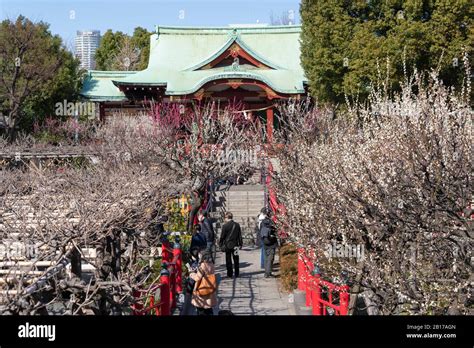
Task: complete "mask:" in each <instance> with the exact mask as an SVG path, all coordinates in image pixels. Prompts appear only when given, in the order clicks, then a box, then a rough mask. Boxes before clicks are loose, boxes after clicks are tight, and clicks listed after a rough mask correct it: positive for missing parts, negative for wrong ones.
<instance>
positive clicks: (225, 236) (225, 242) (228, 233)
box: [219, 220, 243, 250]
mask: <svg viewBox="0 0 474 348" xmlns="http://www.w3.org/2000/svg"><path fill="white" fill-rule="evenodd" d="M234 225H235V228H234V231H233V232H232V228H233V226H234ZM242 245H243V242H242V231H241V230H240V225H239V224H238V223H237V222H235V221H234V220H231V221H228V222H226V223H225V224H224V225H223V226H222V233H221V238H220V239H219V246H220V247H221V248H223V247H225V249H226V250H232V249H233V248H235V247H239V248H240V247H242Z"/></svg>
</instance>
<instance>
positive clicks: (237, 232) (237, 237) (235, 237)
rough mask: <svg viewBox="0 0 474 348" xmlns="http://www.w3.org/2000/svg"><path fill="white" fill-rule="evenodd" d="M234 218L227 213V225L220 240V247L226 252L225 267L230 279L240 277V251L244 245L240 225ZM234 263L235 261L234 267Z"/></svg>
mask: <svg viewBox="0 0 474 348" xmlns="http://www.w3.org/2000/svg"><path fill="white" fill-rule="evenodd" d="M233 218H234V216H233V215H232V213H231V212H227V213H225V223H224V225H223V226H222V234H221V237H220V239H219V247H220V248H221V250H222V251H223V252H225V265H226V268H227V276H228V277H229V278H232V277H233V276H235V277H236V278H237V277H238V276H239V249H242V245H243V242H242V231H241V229H240V225H239V224H238V223H237V222H235V221H234V220H233ZM232 261H234V264H233V265H232ZM234 270H235V272H234Z"/></svg>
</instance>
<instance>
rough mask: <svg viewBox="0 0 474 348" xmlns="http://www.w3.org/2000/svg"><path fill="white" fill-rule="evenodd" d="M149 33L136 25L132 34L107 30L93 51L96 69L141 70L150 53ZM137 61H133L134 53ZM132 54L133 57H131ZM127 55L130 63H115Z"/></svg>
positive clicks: (145, 64)
mask: <svg viewBox="0 0 474 348" xmlns="http://www.w3.org/2000/svg"><path fill="white" fill-rule="evenodd" d="M150 35H151V33H150V32H148V31H147V30H146V29H144V28H142V27H136V28H135V30H134V31H133V35H132V36H128V35H127V34H124V33H122V32H121V31H117V32H113V31H112V30H111V29H109V30H107V31H106V32H105V34H104V35H103V36H102V38H101V40H100V45H99V48H98V49H97V51H96V53H95V60H96V64H97V69H98V70H143V69H146V67H147V66H148V56H149V54H150ZM136 52H137V53H138V55H139V57H138V61H137V62H135V53H136ZM132 55H133V57H132ZM124 56H125V57H128V58H129V60H130V65H129V66H128V67H127V66H126V65H124V64H121V63H117V62H118V61H121V60H123V58H124Z"/></svg>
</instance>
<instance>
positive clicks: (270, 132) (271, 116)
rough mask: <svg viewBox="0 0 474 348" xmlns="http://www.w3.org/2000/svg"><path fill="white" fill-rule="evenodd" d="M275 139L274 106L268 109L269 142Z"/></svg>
mask: <svg viewBox="0 0 474 348" xmlns="http://www.w3.org/2000/svg"><path fill="white" fill-rule="evenodd" d="M272 139H273V107H271V108H268V109H267V143H269V144H270V143H271V142H272Z"/></svg>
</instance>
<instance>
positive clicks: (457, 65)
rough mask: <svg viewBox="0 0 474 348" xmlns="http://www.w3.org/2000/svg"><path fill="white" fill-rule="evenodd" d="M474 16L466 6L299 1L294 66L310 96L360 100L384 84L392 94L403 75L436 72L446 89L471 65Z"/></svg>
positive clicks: (413, 0)
mask: <svg viewBox="0 0 474 348" xmlns="http://www.w3.org/2000/svg"><path fill="white" fill-rule="evenodd" d="M473 15H474V10H473V6H472V2H470V1H468V0H456V1H455V0H450V1H441V0H405V1H401V0H387V1H376V0H354V1H350V0H345V1H340V0H328V1H314V0H302V3H301V19H302V24H303V32H302V36H301V41H302V47H301V53H302V56H301V60H302V65H303V68H304V69H305V72H306V75H307V77H308V79H309V80H310V90H311V93H312V95H313V96H315V97H317V98H318V99H319V100H320V101H323V102H335V103H341V102H344V97H345V95H348V96H350V97H359V98H360V99H362V100H363V99H364V98H365V97H366V96H367V94H368V92H369V90H370V84H371V83H375V82H376V80H377V79H380V78H383V79H385V78H388V82H389V83H390V84H391V85H392V88H394V89H395V90H396V89H398V88H399V82H400V81H402V80H403V79H404V63H405V64H406V67H407V68H408V71H407V73H411V72H413V69H414V68H416V69H417V70H419V71H420V70H429V69H431V68H438V67H439V69H440V77H441V78H442V79H443V81H444V82H445V83H446V84H449V85H458V84H460V82H461V81H462V78H463V76H464V69H463V62H462V57H463V53H464V50H465V51H466V52H467V53H468V54H469V56H470V57H472V53H473V42H474V28H473V25H472V24H473V18H474V16H473Z"/></svg>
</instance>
